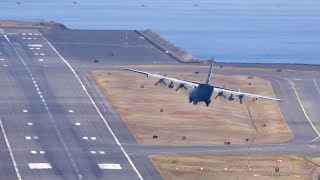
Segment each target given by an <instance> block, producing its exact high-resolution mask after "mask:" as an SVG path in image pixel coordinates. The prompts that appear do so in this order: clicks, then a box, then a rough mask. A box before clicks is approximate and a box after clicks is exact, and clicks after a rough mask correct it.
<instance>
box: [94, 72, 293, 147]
mask: <svg viewBox="0 0 320 180" xmlns="http://www.w3.org/2000/svg"><path fill="white" fill-rule="evenodd" d="M92 75H93V76H94V78H95V79H96V81H97V82H98V84H99V85H100V86H101V87H102V89H103V91H104V93H105V94H106V96H107V98H108V99H109V100H110V101H111V103H112V104H113V106H114V108H115V109H116V110H117V112H118V113H119V114H120V115H121V117H122V119H123V120H124V121H125V122H126V123H127V125H128V127H129V129H130V130H131V132H132V133H133V135H134V136H135V138H136V139H137V141H138V142H139V143H141V144H153V145H156V144H159V145H217V144H224V142H225V141H230V142H231V143H232V144H246V143H248V142H246V140H245V139H247V138H248V139H249V142H250V141H252V140H253V139H254V137H255V136H256V134H257V137H256V138H255V141H254V143H278V142H284V141H287V140H289V139H291V138H292V137H293V135H292V132H291V130H290V129H289V128H288V126H287V124H286V122H285V121H284V119H283V117H282V115H281V113H280V109H279V106H278V104H277V102H273V101H266V100H258V101H252V99H244V104H242V105H240V104H239V102H238V100H235V101H234V102H229V101H228V100H226V99H223V98H218V99H217V100H213V101H212V103H211V105H210V107H205V105H204V104H203V103H200V104H198V105H197V106H193V105H192V104H189V103H188V94H187V92H186V91H185V90H180V91H178V92H176V91H175V90H174V89H168V88H167V87H165V86H164V85H162V84H159V85H158V86H154V83H155V82H156V81H157V80H156V79H153V78H146V77H145V76H143V75H141V74H136V73H132V72H125V71H123V72H93V73H92ZM168 76H170V77H177V78H181V79H185V78H187V79H188V80H195V81H199V80H202V81H203V80H204V79H205V77H204V76H205V75H201V74H199V75H195V74H184V73H168ZM212 81H213V82H214V83H215V84H216V85H220V86H226V87H228V88H235V89H237V87H240V89H241V91H246V92H249V93H257V94H261V95H266V96H274V94H273V90H272V88H271V86H270V83H269V82H268V81H266V80H263V79H261V78H258V77H254V79H250V80H248V78H247V77H246V76H222V75H216V76H215V77H214V78H213V80H212ZM248 82H251V83H252V85H251V86H249V85H248ZM142 84H143V85H144V88H141V85H142ZM213 96H215V94H214V95H213ZM162 108H163V109H164V112H160V109H162ZM248 109H249V110H250V112H251V116H252V117H253V120H251V119H250V116H249V113H248ZM253 122H254V123H253ZM264 125H266V126H265V127H264ZM256 129H257V131H258V133H257V131H256ZM154 134H156V135H158V136H159V138H158V139H156V140H155V139H152V135H154ZM182 136H186V140H181V139H182Z"/></svg>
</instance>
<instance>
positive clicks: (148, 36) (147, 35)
mask: <svg viewBox="0 0 320 180" xmlns="http://www.w3.org/2000/svg"><path fill="white" fill-rule="evenodd" d="M135 32H136V33H137V34H138V35H139V36H142V37H143V38H144V39H145V40H147V41H148V42H150V43H151V44H153V45H154V46H156V47H157V48H159V49H160V50H161V51H163V52H164V53H166V54H168V55H169V56H171V57H172V58H174V59H175V60H177V61H179V62H181V63H200V62H203V61H201V60H200V59H197V58H194V57H193V56H192V55H191V54H190V53H188V52H186V51H185V50H183V49H181V48H179V47H177V46H175V45H174V44H172V43H171V42H170V41H168V40H166V39H164V38H163V37H161V36H160V35H159V34H157V33H156V32H153V31H152V30H150V29H146V30H143V31H138V30H135Z"/></svg>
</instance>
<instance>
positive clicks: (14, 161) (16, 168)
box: [0, 117, 21, 180]
mask: <svg viewBox="0 0 320 180" xmlns="http://www.w3.org/2000/svg"><path fill="white" fill-rule="evenodd" d="M0 126H1V130H2V133H3V137H4V140H5V142H6V144H7V147H8V150H9V154H10V158H11V160H12V163H13V166H14V170H15V172H16V174H17V177H18V180H21V175H20V172H19V169H18V166H17V162H16V159H15V158H14V155H13V152H12V149H11V146H10V143H9V140H8V138H7V133H6V130H5V129H4V127H3V124H2V120H1V117H0Z"/></svg>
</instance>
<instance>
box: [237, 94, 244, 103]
mask: <svg viewBox="0 0 320 180" xmlns="http://www.w3.org/2000/svg"><path fill="white" fill-rule="evenodd" d="M238 97H239V100H240V104H242V99H243V97H244V95H239V96H238Z"/></svg>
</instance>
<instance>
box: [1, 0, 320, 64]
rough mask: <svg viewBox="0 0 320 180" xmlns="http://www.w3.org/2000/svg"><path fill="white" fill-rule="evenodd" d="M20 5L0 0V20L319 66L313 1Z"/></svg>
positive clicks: (220, 55) (229, 58) (319, 35)
mask: <svg viewBox="0 0 320 180" xmlns="http://www.w3.org/2000/svg"><path fill="white" fill-rule="evenodd" d="M17 1H19V0H17ZM20 1H21V4H17V3H16V1H15V0H0V19H10V20H28V21H30V20H31V21H39V20H41V21H51V20H52V21H57V22H61V23H63V24H65V25H66V26H67V27H69V28H71V29H146V28H151V29H153V30H155V31H157V32H158V33H160V34H161V35H162V36H164V37H165V38H167V39H169V40H170V41H172V42H173V43H174V44H176V45H178V46H180V47H182V48H184V49H186V50H187V51H189V52H190V53H192V54H193V55H194V56H196V57H200V58H211V57H215V59H216V60H217V61H225V62H259V63H260V62H261V63H262V62H264V63H274V62H276V63H305V64H320V1H319V0H303V1H301V0H264V1H263V0H157V1H156V0H122V1H121V0H78V4H74V3H73V1H74V0H55V1H44V0H20ZM75 1H76V0H75ZM195 4H197V6H195Z"/></svg>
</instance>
